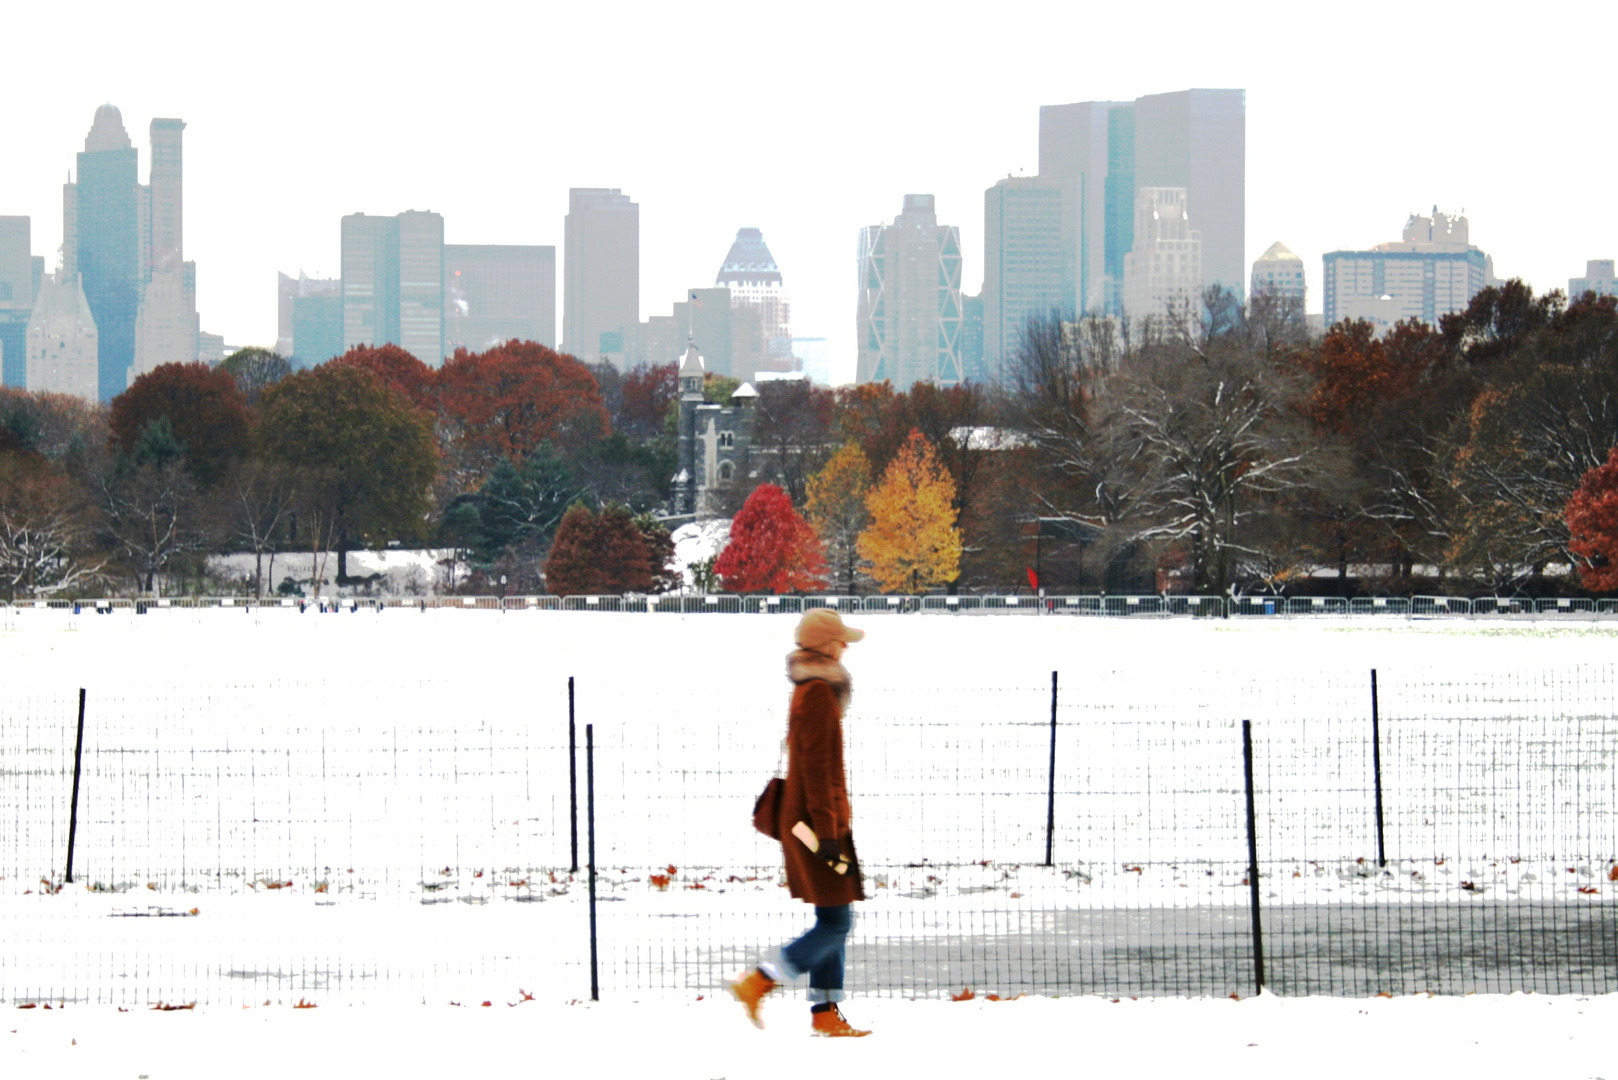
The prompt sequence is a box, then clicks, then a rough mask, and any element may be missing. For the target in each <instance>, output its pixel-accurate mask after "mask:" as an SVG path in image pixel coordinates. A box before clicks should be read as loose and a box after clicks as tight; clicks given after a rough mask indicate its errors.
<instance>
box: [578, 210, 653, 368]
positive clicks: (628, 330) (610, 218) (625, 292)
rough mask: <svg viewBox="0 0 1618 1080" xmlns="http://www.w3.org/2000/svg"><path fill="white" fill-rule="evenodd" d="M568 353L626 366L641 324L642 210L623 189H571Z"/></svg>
mask: <svg viewBox="0 0 1618 1080" xmlns="http://www.w3.org/2000/svg"><path fill="white" fill-rule="evenodd" d="M562 254H563V259H564V260H565V264H564V268H563V286H562V305H563V312H562V351H564V352H567V353H571V354H572V355H574V356H576V357H578V358H579V359H580V360H584V361H587V362H594V361H598V360H602V359H610V360H612V361H613V362H614V363H616V364H618V365H619V366H620V367H621V366H623V365H624V363H625V357H626V352H625V349H626V341H627V339H629V338H631V337H632V336H633V335H634V333H635V332H636V329H637V327H638V325H639V322H640V206H639V205H638V204H637V203H635V202H634V201H633V200H631V199H630V198H629V196H627V195H625V194H624V193H623V192H622V191H620V190H619V189H617V188H570V189H569V190H568V211H567V221H566V227H565V239H564V245H563V249H562Z"/></svg>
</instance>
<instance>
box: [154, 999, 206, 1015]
mask: <svg viewBox="0 0 1618 1080" xmlns="http://www.w3.org/2000/svg"><path fill="white" fill-rule="evenodd" d="M196 1007H197V1003H196V1002H194V1001H192V1002H188V1003H186V1004H184V1005H165V1004H163V1003H162V1002H161V1001H159V1002H158V1003H157V1004H156V1005H153V1006H152V1009H151V1011H152V1012H180V1011H181V1010H183V1009H194V1008H196Z"/></svg>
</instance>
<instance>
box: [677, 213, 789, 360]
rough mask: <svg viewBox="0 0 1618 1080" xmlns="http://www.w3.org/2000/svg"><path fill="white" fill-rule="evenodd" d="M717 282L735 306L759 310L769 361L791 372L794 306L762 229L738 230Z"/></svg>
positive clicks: (716, 279)
mask: <svg viewBox="0 0 1618 1080" xmlns="http://www.w3.org/2000/svg"><path fill="white" fill-rule="evenodd" d="M714 284H715V285H717V286H719V287H720V288H725V289H729V290H730V302H731V304H732V305H733V306H734V307H738V308H742V307H748V308H753V309H755V310H756V311H757V312H758V317H759V322H760V324H761V325H762V327H763V335H764V341H765V353H766V357H767V361H768V362H770V363H771V366H772V367H774V368H775V369H776V370H779V371H790V370H791V369H792V366H793V365H792V306H791V304H790V303H789V302H788V300H787V297H786V292H785V291H784V289H783V286H782V281H781V268H780V267H778V266H776V264H775V256H773V255H771V254H770V248H769V245H767V244H766V243H764V233H763V232H762V231H761V230H759V229H749V228H744V229H738V230H736V241H735V243H733V244H731V245H730V251H729V252H727V253H726V254H725V261H724V262H723V263H721V264H720V266H719V273H718V274H717V275H716V276H715V278H714ZM699 347H700V346H699ZM704 355H705V356H706V355H708V354H706V352H705V354H704Z"/></svg>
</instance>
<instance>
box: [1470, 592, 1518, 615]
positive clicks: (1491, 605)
mask: <svg viewBox="0 0 1618 1080" xmlns="http://www.w3.org/2000/svg"><path fill="white" fill-rule="evenodd" d="M1471 608H1472V610H1471V613H1472V614H1473V615H1532V614H1533V613H1534V601H1533V598H1532V597H1526V596H1475V597H1473V598H1472V600H1471Z"/></svg>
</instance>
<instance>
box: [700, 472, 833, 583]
mask: <svg viewBox="0 0 1618 1080" xmlns="http://www.w3.org/2000/svg"><path fill="white" fill-rule="evenodd" d="M714 571H715V572H716V573H717V574H718V575H719V578H720V581H721V583H722V584H723V587H724V589H725V591H726V592H741V593H757V592H766V593H788V592H806V591H808V590H810V589H816V588H819V587H820V586H821V585H822V584H823V582H824V579H825V575H826V560H825V556H824V555H822V554H821V550H820V540H819V538H818V537H816V536H815V531H814V529H813V528H811V527H810V526H809V523H808V522H806V521H804V520H803V518H802V517H800V516H799V515H798V512H797V511H796V510H794V509H793V508H792V500H791V499H789V498H787V493H786V492H784V491H782V490H781V489H780V488H778V487H776V486H775V485H774V484H760V485H759V486H758V487H756V488H754V489H753V493H752V494H751V495H749V496H748V497H747V502H746V503H744V504H743V505H742V509H741V512H740V513H738V514H737V515H736V517H735V518H734V519H733V520H732V521H731V523H730V542H729V543H728V544H726V545H725V550H724V551H722V552H720V553H719V559H718V561H717V562H715V563H714Z"/></svg>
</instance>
